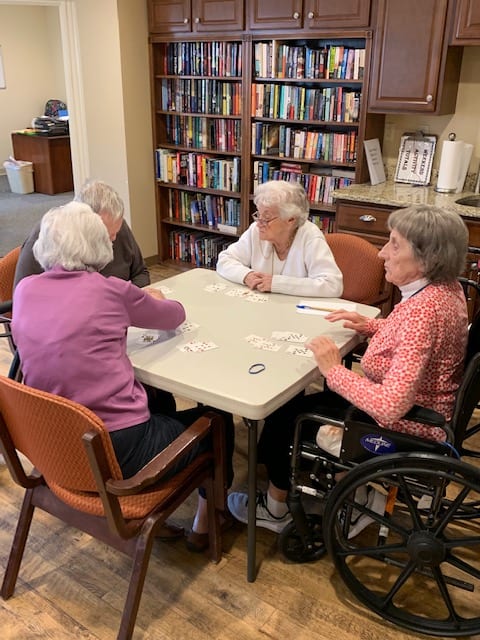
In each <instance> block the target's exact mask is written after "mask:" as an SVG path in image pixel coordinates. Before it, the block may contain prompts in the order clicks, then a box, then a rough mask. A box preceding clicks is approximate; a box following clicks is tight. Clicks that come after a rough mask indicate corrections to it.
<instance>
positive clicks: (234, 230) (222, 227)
mask: <svg viewBox="0 0 480 640" xmlns="http://www.w3.org/2000/svg"><path fill="white" fill-rule="evenodd" d="M217 229H218V230H219V231H221V232H222V233H228V234H231V235H234V236H236V235H237V234H238V227H234V226H232V225H230V224H223V223H221V222H219V223H218V224H217Z"/></svg>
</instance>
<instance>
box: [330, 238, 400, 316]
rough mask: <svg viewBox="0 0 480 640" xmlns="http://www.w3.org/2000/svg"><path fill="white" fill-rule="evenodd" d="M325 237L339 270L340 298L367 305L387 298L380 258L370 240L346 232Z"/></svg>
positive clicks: (387, 288) (375, 303)
mask: <svg viewBox="0 0 480 640" xmlns="http://www.w3.org/2000/svg"><path fill="white" fill-rule="evenodd" d="M325 239H326V241H327V244H328V246H329V247H330V249H331V251H332V253H333V257H334V258H335V262H336V263H337V265H338V267H339V269H340V271H341V272H342V274H343V295H342V298H344V299H345V300H351V301H352V302H360V303H362V304H370V305H378V304H380V303H381V302H384V301H386V300H387V299H388V297H389V287H388V286H387V283H386V281H385V270H384V268H383V260H381V259H380V258H379V257H378V249H377V248H376V247H375V246H374V245H373V244H371V243H370V242H368V240H365V239H364V238H360V237H359V236H355V235H353V234H348V233H327V234H326V235H325Z"/></svg>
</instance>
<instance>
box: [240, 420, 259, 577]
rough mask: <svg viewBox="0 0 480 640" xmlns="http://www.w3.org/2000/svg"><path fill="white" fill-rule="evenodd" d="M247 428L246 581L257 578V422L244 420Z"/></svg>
mask: <svg viewBox="0 0 480 640" xmlns="http://www.w3.org/2000/svg"><path fill="white" fill-rule="evenodd" d="M243 421H244V422H245V424H246V425H247V427H248V524H247V580H248V582H255V578H256V577H257V566H256V565H257V558H256V556H257V531H256V526H257V431H258V428H257V427H258V421H257V420H249V419H248V418H244V419H243Z"/></svg>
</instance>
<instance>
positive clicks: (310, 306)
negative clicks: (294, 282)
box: [296, 304, 338, 311]
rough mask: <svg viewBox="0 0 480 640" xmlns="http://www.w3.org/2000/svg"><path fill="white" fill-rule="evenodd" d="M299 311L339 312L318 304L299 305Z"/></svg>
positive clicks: (336, 309)
mask: <svg viewBox="0 0 480 640" xmlns="http://www.w3.org/2000/svg"><path fill="white" fill-rule="evenodd" d="M296 307H297V309H313V310H314V311H338V308H337V307H335V308H333V307H327V306H326V305H316V304H297V305H296Z"/></svg>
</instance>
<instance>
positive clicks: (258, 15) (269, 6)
mask: <svg viewBox="0 0 480 640" xmlns="http://www.w3.org/2000/svg"><path fill="white" fill-rule="evenodd" d="M302 4H303V3H302V0H250V1H249V2H248V27H249V29H284V28H287V29H288V28H298V27H301V26H302V25H303V16H302Z"/></svg>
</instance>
